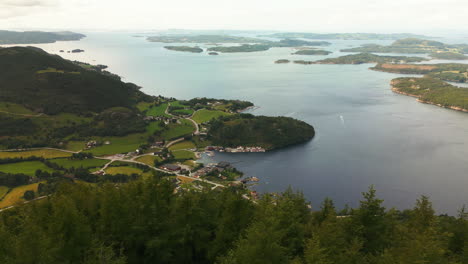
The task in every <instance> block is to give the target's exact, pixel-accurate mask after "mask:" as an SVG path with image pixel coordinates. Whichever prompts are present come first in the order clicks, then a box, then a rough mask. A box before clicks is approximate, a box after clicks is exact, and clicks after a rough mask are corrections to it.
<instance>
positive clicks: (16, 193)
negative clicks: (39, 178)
mask: <svg viewBox="0 0 468 264" xmlns="http://www.w3.org/2000/svg"><path fill="white" fill-rule="evenodd" d="M38 186H39V183H34V184H29V185H23V186H19V187H16V188H13V189H12V190H11V191H10V192H9V193H8V194H7V195H6V196H5V197H4V198H3V200H1V201H0V208H5V207H8V206H12V205H15V204H16V203H19V202H24V199H23V195H24V192H25V191H34V192H37V187H38Z"/></svg>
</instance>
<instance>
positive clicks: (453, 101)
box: [391, 77, 468, 112]
mask: <svg viewBox="0 0 468 264" xmlns="http://www.w3.org/2000/svg"><path fill="white" fill-rule="evenodd" d="M391 85H392V91H393V92H395V93H399V94H404V95H408V96H413V97H416V98H418V99H417V101H418V102H421V103H426V104H432V105H436V106H440V107H444V108H449V109H452V110H457V111H463V112H468V89H466V88H460V87H456V86H453V85H451V84H448V83H446V82H444V81H441V80H438V79H435V78H431V77H423V78H408V77H404V78H396V79H393V80H392V81H391Z"/></svg>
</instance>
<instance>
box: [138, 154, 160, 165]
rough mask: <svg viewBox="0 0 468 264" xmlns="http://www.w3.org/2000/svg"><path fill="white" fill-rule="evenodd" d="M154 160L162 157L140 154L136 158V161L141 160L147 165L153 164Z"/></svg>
mask: <svg viewBox="0 0 468 264" xmlns="http://www.w3.org/2000/svg"><path fill="white" fill-rule="evenodd" d="M156 160H157V161H161V160H162V159H161V158H160V157H157V156H153V155H147V156H142V157H139V158H138V159H136V161H138V162H143V163H144V164H146V165H149V166H154V162H155V161H156Z"/></svg>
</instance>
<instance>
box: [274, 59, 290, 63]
mask: <svg viewBox="0 0 468 264" xmlns="http://www.w3.org/2000/svg"><path fill="white" fill-rule="evenodd" d="M289 62H290V60H286V59H281V60H277V61H275V63H277V64H282V63H289Z"/></svg>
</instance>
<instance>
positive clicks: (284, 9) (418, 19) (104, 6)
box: [0, 0, 468, 33]
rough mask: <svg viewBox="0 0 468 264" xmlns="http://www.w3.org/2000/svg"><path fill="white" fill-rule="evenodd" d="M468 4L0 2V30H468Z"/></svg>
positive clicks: (459, 0)
mask: <svg viewBox="0 0 468 264" xmlns="http://www.w3.org/2000/svg"><path fill="white" fill-rule="evenodd" d="M466 17H468V1H466V0H320V1H318V0H315V1H314V0H164V1H162V0H131V1H130V0H0V29H16V30H27V29H44V30H45V29H51V30H62V29H82V30H164V29H173V28H179V29H235V30H273V31H306V32H383V33H390V32H395V33H396V32H411V33H431V32H435V31H439V32H442V31H447V30H449V31H460V32H463V31H466V30H468V23H466V22H463V21H466Z"/></svg>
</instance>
